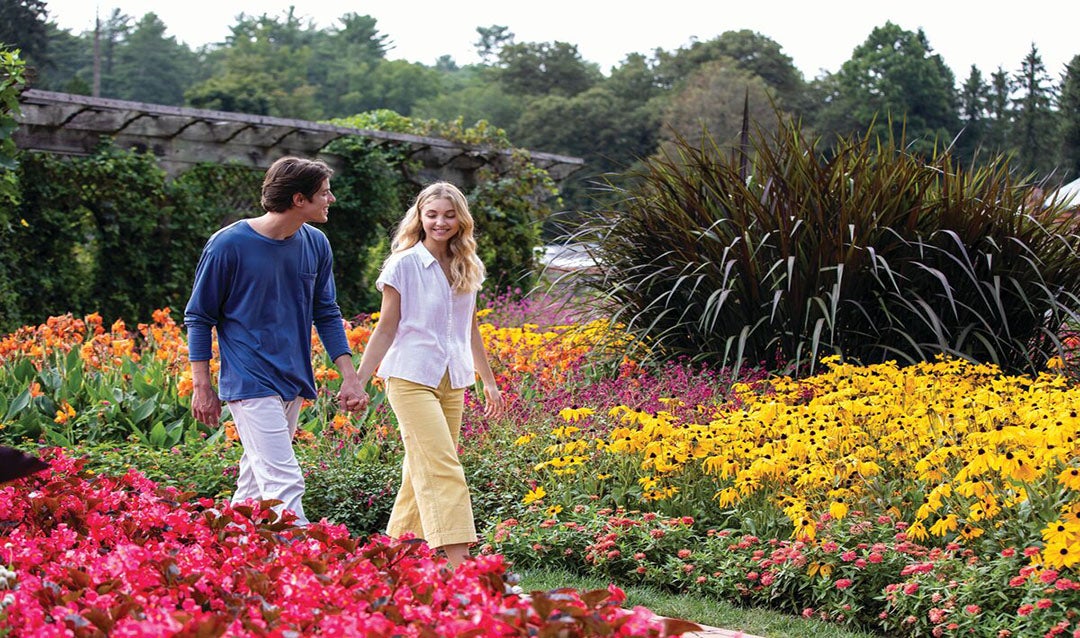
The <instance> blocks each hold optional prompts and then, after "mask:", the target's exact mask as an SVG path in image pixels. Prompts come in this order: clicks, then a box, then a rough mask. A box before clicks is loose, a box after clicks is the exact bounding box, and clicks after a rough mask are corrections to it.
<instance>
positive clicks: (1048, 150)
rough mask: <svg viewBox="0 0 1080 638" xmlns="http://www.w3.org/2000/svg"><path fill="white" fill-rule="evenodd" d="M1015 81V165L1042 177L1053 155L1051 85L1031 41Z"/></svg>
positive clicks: (1055, 145) (1049, 166)
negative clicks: (1029, 48) (1029, 49)
mask: <svg viewBox="0 0 1080 638" xmlns="http://www.w3.org/2000/svg"><path fill="white" fill-rule="evenodd" d="M1015 80H1016V87H1017V89H1018V92H1017V96H1016V98H1015V99H1014V100H1013V106H1014V108H1015V109H1016V120H1015V128H1014V129H1013V133H1014V135H1013V139H1012V145H1013V147H1015V148H1016V152H1017V166H1018V167H1019V168H1020V169H1022V170H1026V171H1032V172H1035V173H1037V174H1040V175H1044V176H1045V175H1047V174H1049V173H1050V172H1052V171H1053V170H1054V168H1055V164H1056V161H1055V159H1056V157H1055V156H1056V155H1057V153H1056V152H1055V151H1056V149H1057V144H1056V143H1054V133H1055V130H1056V126H1055V114H1054V111H1053V108H1052V105H1053V101H1054V87H1053V85H1052V83H1051V82H1052V80H1051V78H1050V75H1049V74H1048V73H1047V72H1046V66H1045V65H1044V64H1043V61H1042V56H1040V55H1039V51H1038V48H1037V47H1036V46H1035V44H1034V43H1032V45H1031V51H1029V52H1028V54H1027V56H1026V57H1025V58H1024V61H1023V63H1022V64H1021V66H1020V72H1019V73H1018V74H1017V75H1016V78H1015Z"/></svg>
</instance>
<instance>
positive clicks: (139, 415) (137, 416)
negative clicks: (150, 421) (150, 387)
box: [131, 395, 158, 423]
mask: <svg viewBox="0 0 1080 638" xmlns="http://www.w3.org/2000/svg"><path fill="white" fill-rule="evenodd" d="M157 407H158V404H157V395H154V396H153V397H151V398H149V399H147V400H145V401H143V402H142V403H140V404H139V405H138V406H137V407H136V408H135V409H134V410H132V411H131V420H132V421H133V422H135V423H142V422H143V421H145V420H146V419H147V418H148V417H149V416H150V415H151V414H153V413H154V411H155V410H157Z"/></svg>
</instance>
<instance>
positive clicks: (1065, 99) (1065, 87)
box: [1058, 55, 1080, 177]
mask: <svg viewBox="0 0 1080 638" xmlns="http://www.w3.org/2000/svg"><path fill="white" fill-rule="evenodd" d="M1058 113H1059V114H1060V117H1061V168H1062V169H1063V170H1065V171H1066V173H1067V174H1068V175H1069V176H1070V177H1077V176H1078V175H1080V55H1077V56H1075V57H1073V59H1072V60H1071V61H1070V62H1069V63H1068V64H1067V65H1066V66H1065V73H1064V74H1062V77H1061V95H1060V96H1059V97H1058Z"/></svg>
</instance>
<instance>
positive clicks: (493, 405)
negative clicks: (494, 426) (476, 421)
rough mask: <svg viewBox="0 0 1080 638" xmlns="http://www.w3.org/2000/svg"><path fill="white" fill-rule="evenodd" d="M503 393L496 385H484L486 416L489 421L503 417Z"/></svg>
mask: <svg viewBox="0 0 1080 638" xmlns="http://www.w3.org/2000/svg"><path fill="white" fill-rule="evenodd" d="M505 407H506V406H505V405H504V404H503V396H502V391H501V390H499V386H497V385H495V384H494V383H485V384H484V416H485V417H487V418H489V419H497V418H499V417H500V416H502V413H503V409H504V408H505Z"/></svg>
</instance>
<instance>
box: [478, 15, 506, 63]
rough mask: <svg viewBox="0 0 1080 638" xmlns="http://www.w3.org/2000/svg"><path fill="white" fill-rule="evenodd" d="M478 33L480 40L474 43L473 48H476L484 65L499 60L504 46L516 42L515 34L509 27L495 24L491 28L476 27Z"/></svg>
mask: <svg viewBox="0 0 1080 638" xmlns="http://www.w3.org/2000/svg"><path fill="white" fill-rule="evenodd" d="M476 32H477V33H478V34H479V35H480V39H478V40H477V41H476V42H474V43H473V46H475V47H476V53H477V55H479V56H480V61H481V62H482V63H484V64H491V62H492V61H493V60H495V59H496V58H498V56H499V52H500V51H501V50H502V48H503V47H504V46H506V45H507V44H513V42H514V34H513V33H512V32H511V31H510V30H509V29H508V28H507V27H501V26H498V25H495V24H493V25H491V26H490V27H476Z"/></svg>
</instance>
